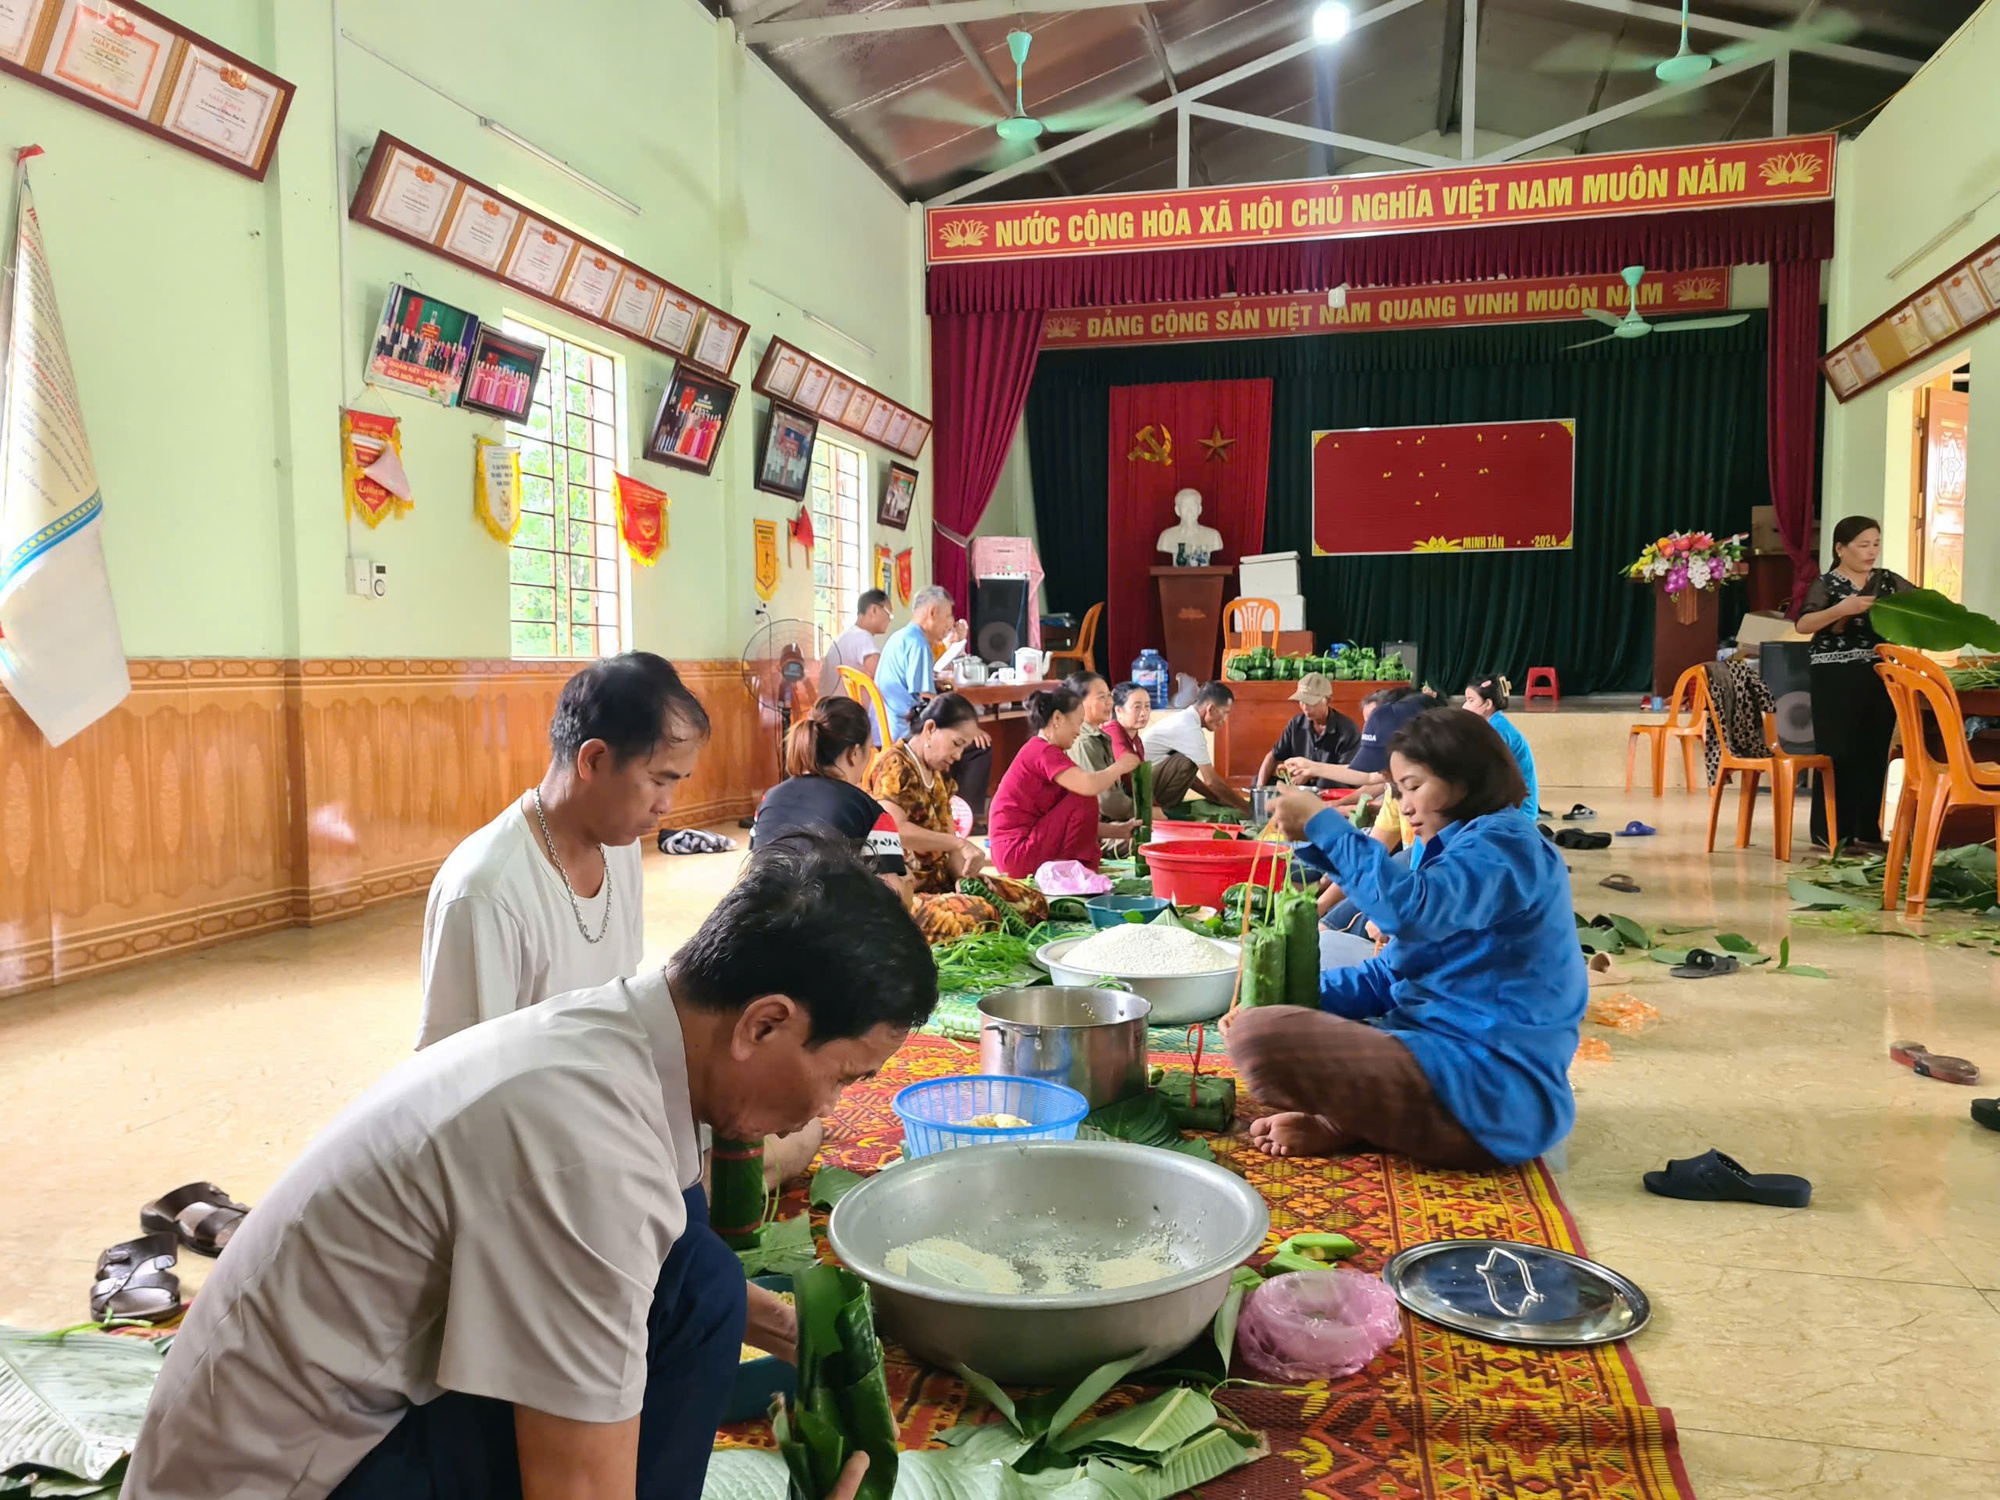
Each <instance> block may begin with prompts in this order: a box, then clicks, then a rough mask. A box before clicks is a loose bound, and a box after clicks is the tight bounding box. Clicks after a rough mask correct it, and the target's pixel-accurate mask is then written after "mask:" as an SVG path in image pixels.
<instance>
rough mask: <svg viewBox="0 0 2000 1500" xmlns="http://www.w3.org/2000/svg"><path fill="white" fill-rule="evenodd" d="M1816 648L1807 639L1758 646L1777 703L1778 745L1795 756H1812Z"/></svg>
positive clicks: (1766, 681)
mask: <svg viewBox="0 0 2000 1500" xmlns="http://www.w3.org/2000/svg"><path fill="white" fill-rule="evenodd" d="M1811 651H1812V647H1811V646H1810V645H1808V644H1807V643H1806V642H1804V641H1766V642H1764V644H1763V645H1762V646H1760V647H1759V648H1758V656H1757V670H1758V672H1759V674H1760V675H1761V676H1762V677H1763V679H1764V686H1765V687H1767V688H1769V689H1770V690H1771V697H1772V698H1773V700H1775V702H1776V704H1777V708H1776V713H1775V717H1776V718H1777V721H1778V744H1779V746H1780V747H1781V748H1783V749H1785V750H1788V751H1790V752H1791V753H1792V754H1794V755H1811V754H1812V753H1813V752H1814V750H1815V749H1816V746H1815V745H1814V743H1813V721H1812V668H1811V655H1810V653H1811Z"/></svg>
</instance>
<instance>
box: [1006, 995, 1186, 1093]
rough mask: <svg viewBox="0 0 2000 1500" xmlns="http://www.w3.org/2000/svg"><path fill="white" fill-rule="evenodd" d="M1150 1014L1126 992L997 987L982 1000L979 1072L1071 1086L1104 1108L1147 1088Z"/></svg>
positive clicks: (1149, 1007) (1148, 1007) (1148, 1006)
mask: <svg viewBox="0 0 2000 1500" xmlns="http://www.w3.org/2000/svg"><path fill="white" fill-rule="evenodd" d="M1152 1011H1153V1006H1152V1002H1151V1001H1149V1000H1147V999H1145V998H1144V997H1142V996H1139V995H1128V994H1126V993H1124V992H1123V991H1121V990H1096V989H1084V988H1082V987H1081V986H1072V985H1055V986H1049V985H1038V986H1036V987H1035V988H1033V989H1024V990H995V991H994V992H993V993H992V994H990V995H988V996H987V997H986V998H985V999H984V1000H981V1001H980V1002H979V1071H980V1072H982V1073H1006V1074H1009V1075H1011V1076H1013V1077H1016V1078H1043V1079H1047V1080H1048V1081H1049V1082H1050V1083H1066V1084H1068V1085H1069V1086H1070V1087H1071V1088H1073V1089H1075V1090H1076V1091H1077V1092H1078V1093H1080V1094H1082V1095H1083V1097H1084V1098H1086V1099H1088V1100H1089V1101H1090V1107H1091V1108H1092V1109H1102V1108H1103V1107H1104V1106H1105V1105H1107V1104H1116V1103H1117V1102H1118V1101H1119V1100H1121V1099H1129V1098H1131V1097H1132V1096H1134V1095H1135V1094H1139V1093H1143V1092H1144V1091H1145V1088H1146V1019H1147V1017H1148V1016H1150V1015H1151V1014H1152Z"/></svg>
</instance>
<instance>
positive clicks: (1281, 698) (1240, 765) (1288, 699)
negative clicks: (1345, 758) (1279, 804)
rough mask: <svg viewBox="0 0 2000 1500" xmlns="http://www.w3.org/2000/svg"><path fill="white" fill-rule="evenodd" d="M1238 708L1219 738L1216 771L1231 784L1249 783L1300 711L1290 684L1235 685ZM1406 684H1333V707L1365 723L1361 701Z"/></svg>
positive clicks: (1295, 686)
mask: <svg viewBox="0 0 2000 1500" xmlns="http://www.w3.org/2000/svg"><path fill="white" fill-rule="evenodd" d="M1228 686H1229V689H1230V691H1231V692H1233V693H1235V694H1236V706H1235V707H1234V708H1232V709H1231V710H1230V711H1229V721H1228V722H1227V723H1225V724H1224V725H1223V726H1222V728H1221V729H1220V730H1218V731H1217V732H1216V736H1215V768H1216V770H1218V771H1219V772H1221V773H1222V776H1223V779H1224V780H1227V781H1239V780H1240V781H1244V782H1248V781H1249V780H1250V779H1251V778H1252V777H1254V776H1255V775H1256V774H1257V768H1258V767H1259V766H1260V765H1262V764H1263V763H1264V753H1265V752H1266V751H1267V750H1269V749H1270V748H1271V747H1272V746H1273V745H1275V744H1277V742H1278V735H1279V732H1280V731H1282V730H1283V729H1284V727H1285V725H1286V724H1288V723H1290V722H1291V720H1292V718H1293V716H1294V715H1296V714H1297V713H1298V711H1299V705H1298V704H1297V702H1295V701H1294V700H1293V698H1292V694H1294V693H1296V692H1297V691H1298V690H1299V685H1298V683H1297V682H1296V681H1290V682H1232V683H1230V684H1228ZM1407 686H1409V684H1408V683H1402V682H1342V681H1340V680H1338V679H1336V680H1335V681H1334V684H1333V706H1334V707H1335V708H1336V709H1338V710H1339V711H1340V712H1341V713H1344V714H1346V715H1347V717H1348V718H1350V719H1352V720H1353V721H1354V722H1355V723H1357V724H1359V723H1360V722H1361V700H1362V699H1363V698H1366V697H1367V696H1368V695H1369V694H1370V693H1372V692H1375V691H1376V690H1377V689H1378V688H1385V687H1407Z"/></svg>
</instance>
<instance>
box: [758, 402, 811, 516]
mask: <svg viewBox="0 0 2000 1500" xmlns="http://www.w3.org/2000/svg"><path fill="white" fill-rule="evenodd" d="M818 436H819V418H818V417H815V416H813V415H812V414H811V413H810V412H803V411H799V410H798V409H797V408H796V407H790V406H787V405H785V403H784V402H782V401H773V402H772V403H771V421H770V424H769V425H768V426H767V427H765V429H764V451H763V453H762V455H760V456H759V458H758V460H757V488H758V489H760V490H764V491H766V492H768V493H770V494H773V495H783V496H784V497H785V498H786V499H787V500H803V499H805V497H806V481H807V480H808V479H809V478H811V477H812V455H813V441H814V439H816V438H817V437H818Z"/></svg>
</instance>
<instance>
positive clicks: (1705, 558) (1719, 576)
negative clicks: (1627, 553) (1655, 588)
mask: <svg viewBox="0 0 2000 1500" xmlns="http://www.w3.org/2000/svg"><path fill="white" fill-rule="evenodd" d="M1743 540H1744V534H1743V533H1742V532H1738V533H1737V534H1736V535H1735V536H1725V537H1715V536H1711V535H1709V533H1707V532H1706V531H1674V532H1669V533H1668V534H1667V535H1665V536H1663V537H1661V538H1660V539H1659V540H1658V541H1656V542H1648V543H1647V544H1646V550H1645V551H1644V552H1641V553H1640V554H1639V560H1638V561H1637V562H1635V563H1633V564H1632V566H1631V567H1629V568H1627V569H1626V570H1625V576H1626V577H1627V578H1643V579H1645V580H1646V581H1647V582H1649V583H1650V582H1655V581H1659V580H1664V581H1665V585H1666V591H1667V593H1668V594H1669V595H1674V594H1679V593H1681V592H1682V591H1683V590H1686V589H1719V588H1721V587H1722V585H1723V584H1724V583H1726V582H1727V581H1728V580H1729V578H1730V577H1731V575H1732V574H1734V573H1735V571H1736V568H1737V565H1738V564H1739V563H1741V562H1742V560H1743Z"/></svg>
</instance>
